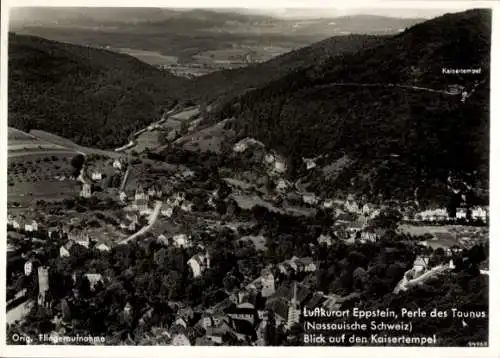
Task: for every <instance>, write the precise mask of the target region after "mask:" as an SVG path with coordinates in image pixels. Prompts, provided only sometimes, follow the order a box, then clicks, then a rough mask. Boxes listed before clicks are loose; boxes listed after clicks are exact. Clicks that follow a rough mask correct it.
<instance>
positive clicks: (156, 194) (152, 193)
mask: <svg viewBox="0 0 500 358" xmlns="http://www.w3.org/2000/svg"><path fill="white" fill-rule="evenodd" d="M162 195H163V192H162V190H161V189H160V188H156V187H153V188H149V189H148V196H149V197H153V198H160V197H161V196H162Z"/></svg>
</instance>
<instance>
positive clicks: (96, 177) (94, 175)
mask: <svg viewBox="0 0 500 358" xmlns="http://www.w3.org/2000/svg"><path fill="white" fill-rule="evenodd" d="M91 178H92V180H94V181H100V180H102V173H101V172H100V171H94V172H92V174H91Z"/></svg>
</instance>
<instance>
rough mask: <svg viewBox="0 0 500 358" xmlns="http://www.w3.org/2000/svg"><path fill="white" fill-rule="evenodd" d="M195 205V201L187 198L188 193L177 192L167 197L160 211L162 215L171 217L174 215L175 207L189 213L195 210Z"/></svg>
mask: <svg viewBox="0 0 500 358" xmlns="http://www.w3.org/2000/svg"><path fill="white" fill-rule="evenodd" d="M193 206H194V205H193V203H192V202H191V201H189V200H187V199H186V194H185V193H184V192H177V193H174V194H172V195H171V196H170V197H169V198H167V200H166V202H165V203H164V204H163V206H162V208H161V211H160V213H161V215H162V216H165V217H167V218H170V217H172V215H173V213H174V210H175V208H179V209H180V210H182V211H184V212H186V213H189V212H192V211H193Z"/></svg>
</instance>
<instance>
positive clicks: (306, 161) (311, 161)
mask: <svg viewBox="0 0 500 358" xmlns="http://www.w3.org/2000/svg"><path fill="white" fill-rule="evenodd" d="M302 161H303V162H304V164H305V165H306V169H307V170H311V169H314V168H316V162H315V161H314V159H307V158H302Z"/></svg>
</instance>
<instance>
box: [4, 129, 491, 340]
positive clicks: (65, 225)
mask: <svg viewBox="0 0 500 358" xmlns="http://www.w3.org/2000/svg"><path fill="white" fill-rule="evenodd" d="M255 148H263V145H262V144H261V143H259V142H258V141H255V140H253V139H251V138H246V139H244V140H242V141H239V142H238V143H236V144H235V145H234V147H233V155H235V156H241V155H243V154H244V153H245V152H246V151H247V150H252V151H253V152H254V153H257V152H258V150H256V149H255ZM260 161H261V162H262V168H264V171H265V172H266V173H267V176H268V178H269V180H270V181H271V182H272V183H273V184H274V185H273V186H272V187H273V189H272V190H263V189H262V188H259V187H256V186H255V185H251V184H248V183H246V182H244V181H243V180H240V179H241V178H240V179H238V178H229V177H227V178H222V179H220V180H219V181H217V182H210V181H209V184H210V185H208V186H206V185H201V184H200V183H201V182H200V181H197V180H196V179H197V174H196V173H195V172H194V171H192V170H190V169H188V168H184V169H183V170H177V171H174V172H172V173H171V174H170V175H169V176H168V180H167V181H166V182H164V183H163V185H160V184H157V183H156V184H152V185H147V184H145V182H144V180H142V181H141V180H138V181H137V180H136V181H135V183H134V184H133V185H130V183H128V181H130V176H133V174H131V173H133V172H134V170H135V168H134V165H133V164H132V163H131V160H130V159H129V160H128V161H126V160H123V159H115V160H113V161H111V162H109V161H108V163H109V164H108V166H107V167H106V166H103V161H102V160H95V161H92V160H87V163H85V165H84V167H83V168H82V171H81V173H80V176H79V180H80V182H81V191H80V193H79V197H78V198H75V200H76V202H77V203H78V202H81V203H82V205H87V204H88V203H89V202H91V203H92V205H93V206H92V205H90V204H89V206H88V210H86V212H85V213H83V214H82V213H79V212H78V211H74V213H75V217H73V218H72V217H71V216H68V212H65V213H64V214H65V221H66V222H64V221H57V220H54V219H52V220H50V222H49V221H47V218H49V217H50V215H47V216H44V215H43V214H42V213H41V212H40V211H31V212H30V211H25V212H23V214H22V215H16V216H14V215H9V217H8V222H7V229H8V232H9V234H8V239H9V240H8V251H9V257H10V258H11V260H10V261H11V262H12V266H13V267H24V271H25V272H24V273H23V272H19V270H18V269H17V270H16V269H10V270H9V275H10V277H8V282H10V285H12V287H11V288H10V289H9V290H8V301H9V302H10V303H12V302H14V301H16V300H18V301H19V299H20V297H21V296H22V295H21V296H20V295H19V292H20V291H17V290H16V289H15V288H14V286H15V282H16V279H18V278H19V277H20V276H22V275H26V276H29V275H32V274H33V275H38V290H39V294H38V304H39V305H44V302H45V296H46V293H47V292H48V291H49V290H50V288H49V281H50V280H49V279H48V278H47V277H48V275H50V272H51V270H52V268H51V267H47V266H39V267H37V269H36V271H35V270H33V271H35V272H31V271H32V268H33V267H35V266H36V265H35V264H34V263H35V262H36V261H39V260H38V257H39V256H42V257H43V256H46V255H55V256H57V257H59V258H60V259H65V258H71V257H72V256H73V255H78V252H81V250H84V251H85V250H88V251H89V252H90V251H91V252H100V254H102V255H107V254H109V253H110V252H111V251H112V250H114V249H116V247H118V246H123V245H127V244H129V243H130V242H132V241H139V242H140V241H142V240H155V241H156V242H157V243H158V244H160V245H161V246H163V247H167V248H168V247H173V248H176V249H180V250H187V251H186V252H189V255H190V257H189V258H188V260H187V262H186V265H187V266H188V270H189V272H190V275H191V278H192V279H199V278H203V276H204V274H205V273H206V272H207V271H209V270H210V269H211V263H212V257H211V256H212V254H211V249H210V248H211V246H212V244H213V240H216V238H217V236H218V235H220V233H221V230H224V229H227V230H230V231H232V232H233V235H235V237H236V238H237V240H238V241H245V242H249V243H252V244H253V245H254V247H255V249H257V251H259V250H261V251H262V250H264V251H265V250H266V242H267V241H268V240H269V237H266V235H267V233H266V232H265V231H262V228H261V226H260V225H259V223H258V220H257V221H256V220H255V218H253V217H252V215H251V213H252V210H255V208H256V207H263V208H265V209H266V210H268V211H269V212H272V213H276V214H278V215H283V216H290V217H306V218H308V217H314V216H315V215H316V214H317V213H318V212H320V211H321V212H325V213H327V216H328V217H329V219H331V221H332V223H333V224H332V225H327V226H323V228H322V229H321V232H318V236H317V237H316V242H315V243H311V244H310V248H311V250H312V251H311V252H314V251H317V250H328V249H329V248H330V247H332V246H333V245H335V244H336V243H337V242H343V243H344V244H346V245H358V244H363V243H375V242H377V241H378V240H380V239H381V238H382V237H384V236H385V235H386V233H387V231H388V228H387V226H385V225H380V224H378V220H379V219H381V218H384V217H385V216H386V215H387V213H388V212H391V213H397V214H398V215H399V216H400V217H399V218H398V220H397V221H398V226H397V227H396V228H395V229H396V231H397V232H398V233H400V234H401V235H406V237H407V238H408V239H409V240H415V241H416V243H417V246H418V247H420V249H419V250H420V252H421V254H420V255H418V256H417V258H416V259H415V262H414V264H413V267H412V268H411V269H410V270H408V271H407V272H405V274H404V276H403V277H401V282H400V283H398V285H397V286H396V287H394V292H395V293H398V292H400V291H405V290H407V289H408V287H410V286H411V285H412V284H416V283H417V282H418V281H419V280H423V279H425V278H426V277H427V276H432V275H434V273H435V272H436V273H437V272H438V271H439V272H441V271H442V270H441V269H446V270H452V269H453V268H454V263H453V259H452V256H453V255H459V254H460V253H461V252H462V250H463V249H466V248H469V247H472V246H473V245H475V244H478V243H483V242H486V241H487V228H485V226H486V225H487V224H488V209H487V208H486V207H481V206H477V207H459V208H458V209H457V210H456V212H455V213H453V214H452V215H450V213H448V211H447V210H446V209H444V208H426V209H424V210H416V208H415V207H416V205H406V204H399V205H395V204H394V203H387V204H378V205H376V204H373V203H370V202H367V201H366V200H364V199H363V198H356V196H355V195H354V194H347V195H346V196H345V197H344V198H324V197H320V196H317V195H315V194H314V193H310V192H304V191H303V190H300V189H301V188H300V186H299V185H297V183H295V184H293V183H291V182H289V181H288V180H287V179H286V178H285V176H284V173H285V172H286V164H285V161H284V159H283V158H282V157H281V156H280V155H279V154H277V153H275V152H272V151H271V152H267V151H265V150H264V151H263V152H262V154H261V159H260ZM304 166H305V169H306V170H310V169H313V168H314V166H315V165H314V160H313V159H304ZM113 176H116V177H118V182H119V184H118V185H116V186H113V187H109V186H104V185H102V183H103V181H104V180H105V178H109V177H113ZM150 179H151V178H150ZM143 182H144V183H143ZM149 182H151V180H149ZM187 183H189V184H187ZM96 188H98V189H96ZM86 203H87V204H86ZM100 203H105V204H100ZM111 204H112V205H111ZM103 205H104V206H103ZM221 207H222V209H221ZM71 215H72V214H71ZM89 215H91V216H93V217H95V218H94V220H91V219H89V218H88V216H89ZM96 221H99V222H100V223H99V224H96V223H95V222H96ZM93 222H94V224H92V223H93ZM51 223H52V224H51ZM103 228H104V229H103ZM244 232H246V234H245V233H244ZM54 244H57V245H59V246H58V247H57V253H54V249H53V247H54ZM48 247H50V248H51V249H48ZM437 249H440V250H443V251H444V254H445V257H447V259H446V260H447V261H446V260H445V261H446V262H445V261H442V262H439V263H434V264H433V263H432V262H429V257H430V256H431V253H432V252H433V251H434V250H437ZM16 258H17V259H16ZM14 262H17V263H14ZM443 262H445V263H443ZM21 263H23V265H24V266H23V265H21V266H19V265H20V264H21ZM319 267H320V262H318V261H317V260H315V259H314V258H313V257H312V256H304V257H298V256H295V255H291V256H290V257H289V258H288V259H286V260H284V261H282V262H279V263H276V264H270V265H267V266H266V267H264V268H262V269H261V270H260V275H258V276H257V277H249V276H244V277H240V278H239V284H238V285H236V286H235V287H234V288H233V289H231V290H226V292H225V293H224V297H225V298H224V299H222V300H221V301H220V302H217V303H216V304H215V305H213V306H211V307H203V308H201V309H200V308H198V309H196V310H195V309H194V308H193V307H189V306H185V305H183V304H182V303H178V302H176V303H172V304H173V305H174V306H173V308H172V309H173V310H174V311H175V312H176V317H175V320H174V322H173V324H172V325H170V327H163V328H157V330H160V331H161V332H160V331H157V332H156V334H153V335H154V336H155V342H156V343H155V344H160V343H158V336H161V337H163V338H164V340H165V342H168V343H169V344H174V345H221V344H227V343H228V341H227V340H228V339H229V340H230V341H231V342H233V340H234V342H240V343H246V344H252V345H266V337H265V334H264V332H265V331H266V325H268V324H269V322H272V324H273V325H276V326H277V327H280V329H281V330H282V332H284V334H285V335H286V332H291V331H293V327H294V326H295V325H296V324H298V323H299V321H300V315H301V311H302V309H303V308H304V307H306V308H308V309H314V308H316V307H323V308H325V309H327V310H330V311H332V310H335V309H338V308H339V307H340V306H341V304H343V303H345V302H346V301H349V300H353V299H356V297H357V296H358V293H356V292H350V293H347V294H346V295H344V296H342V295H337V294H332V293H325V292H322V291H314V290H311V289H310V288H309V284H308V280H310V278H311V277H312V276H314V275H315V274H316V271H317V270H319ZM440 270H441V271H440ZM481 273H483V274H487V268H484V269H482V271H481ZM83 275H84V276H85V277H86V279H87V280H88V281H89V283H90V289H91V290H94V289H95V287H96V285H106V284H108V278H107V277H106V275H105V273H104V272H98V271H93V272H84V273H83ZM360 275H361V276H363V275H364V274H363V273H360ZM76 276H77V273H76V272H73V279H74V282H76V281H77V279H76ZM24 289H26V288H24ZM131 311H132V308H131V305H130V304H129V303H126V304H125V305H124V307H123V315H124V316H125V317H127V316H131V315H132V314H137V312H135V313H133V312H131ZM151 314H152V309H150V308H144V312H142V313H141V317H142V318H141V320H140V322H142V321H144V320H147V317H148V315H151ZM16 320H22V317H15V316H14V318H12V321H10V323H14V321H16ZM54 321H55V322H57V324H56V327H57V328H56V329H55V330H54V332H52V333H53V334H56V335H57V334H58V333H57V332H58V330H59V329H60V328H61V327H65V326H67V325H68V322H64V320H63V319H61V317H54ZM195 328H196V329H198V328H201V329H202V330H203V332H205V333H204V334H203V335H202V336H201V337H198V338H196V339H194V340H193V339H192V338H190V337H191V335H190V334H188V331H190V330H192V329H195ZM158 332H160V333H158ZM147 340H148V338H144V341H145V342H146V341H147Z"/></svg>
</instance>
